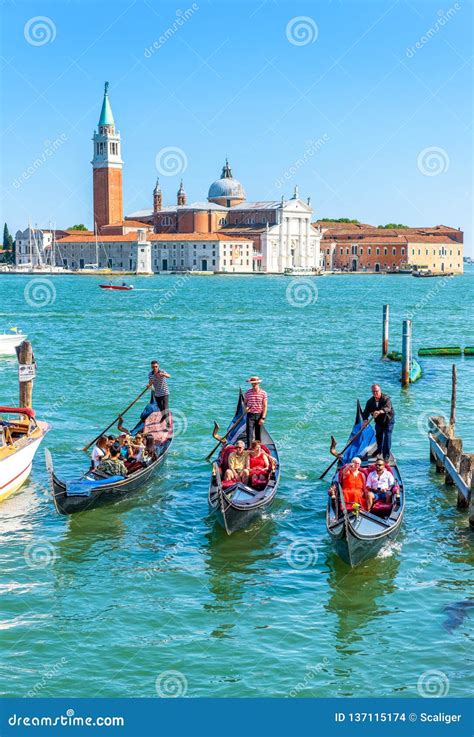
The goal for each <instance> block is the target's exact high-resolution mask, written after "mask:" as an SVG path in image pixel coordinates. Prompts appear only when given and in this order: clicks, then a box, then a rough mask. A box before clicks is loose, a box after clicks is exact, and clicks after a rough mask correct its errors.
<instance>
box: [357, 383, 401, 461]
mask: <svg viewBox="0 0 474 737" xmlns="http://www.w3.org/2000/svg"><path fill="white" fill-rule="evenodd" d="M371 389H372V396H371V397H370V399H369V400H368V401H367V404H366V405H365V408H364V411H363V412H362V417H363V418H364V420H365V424H367V423H368V420H369V417H370V415H372V417H373V418H374V420H375V437H376V439H377V454H378V455H381V456H383V459H384V461H385V462H388V461H389V460H390V450H391V447H392V432H393V426H394V424H395V410H394V409H393V406H392V400H391V399H390V397H389V396H388V394H383V393H382V390H381V388H380V386H379V385H378V384H372V387H371Z"/></svg>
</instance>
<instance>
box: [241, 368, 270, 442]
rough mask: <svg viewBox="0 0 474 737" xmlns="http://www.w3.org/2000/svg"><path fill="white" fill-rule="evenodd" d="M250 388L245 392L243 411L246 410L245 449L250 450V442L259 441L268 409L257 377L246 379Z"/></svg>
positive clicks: (266, 398) (265, 397) (266, 400)
mask: <svg viewBox="0 0 474 737" xmlns="http://www.w3.org/2000/svg"><path fill="white" fill-rule="evenodd" d="M247 382H248V383H249V384H250V385H251V388H250V389H248V391H246V392H245V397H244V401H245V409H246V410H247V448H250V445H251V443H252V440H261V432H260V430H261V427H262V425H263V424H264V422H265V418H266V416H267V409H268V397H267V392H266V391H264V390H263V389H262V388H261V387H260V384H261V383H262V380H261V379H260V378H259V377H258V376H251V377H250V379H247Z"/></svg>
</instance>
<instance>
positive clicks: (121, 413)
mask: <svg viewBox="0 0 474 737" xmlns="http://www.w3.org/2000/svg"><path fill="white" fill-rule="evenodd" d="M150 386H151V385H150V384H147V385H146V387H145V388H144V389H143V391H142V392H140V394H139V395H138V397H137V398H136V399H134V400H133V402H130V404H129V405H128V407H125V409H124V410H123V412H120V414H119V415H117V417H116V418H115V420H112V422H111V423H110V425H107V427H106V428H104V429H103V430H102V432H100V433H99V434H98V435H97V437H96V438H94V440H91V442H90V443H88V445H85V446H84V448H83V449H82V450H83V451H84V452H85V453H87V451H88V450H89V448H90V447H91V445H94V443H95V442H97V440H98V439H99V438H100V437H102V435H103V434H104V433H106V432H107V430H110V428H111V427H113V426H114V425H115V423H116V422H118V421H119V419H120V418H121V417H123V415H124V414H125V413H126V412H128V410H129V409H130V408H131V407H133V405H134V404H136V403H137V402H138V400H139V399H140V398H141V397H143V395H144V394H145V392H147V391H149V389H150Z"/></svg>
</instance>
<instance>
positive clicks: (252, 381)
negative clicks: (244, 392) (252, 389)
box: [246, 376, 262, 384]
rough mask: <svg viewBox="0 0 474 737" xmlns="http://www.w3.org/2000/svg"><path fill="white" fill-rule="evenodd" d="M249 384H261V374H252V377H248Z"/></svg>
mask: <svg viewBox="0 0 474 737" xmlns="http://www.w3.org/2000/svg"><path fill="white" fill-rule="evenodd" d="M246 381H247V383H249V384H261V383H262V380H261V378H260V377H259V376H251V377H250V379H246Z"/></svg>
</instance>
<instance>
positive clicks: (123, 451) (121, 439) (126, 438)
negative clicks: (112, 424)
mask: <svg viewBox="0 0 474 737" xmlns="http://www.w3.org/2000/svg"><path fill="white" fill-rule="evenodd" d="M116 442H117V443H118V444H119V445H120V457H121V458H122V460H123V461H128V460H129V459H130V458H131V456H132V451H131V447H130V446H131V442H130V435H128V434H127V433H125V432H122V433H120V435H119V436H118V438H117V440H116Z"/></svg>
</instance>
